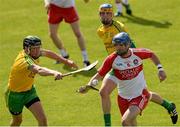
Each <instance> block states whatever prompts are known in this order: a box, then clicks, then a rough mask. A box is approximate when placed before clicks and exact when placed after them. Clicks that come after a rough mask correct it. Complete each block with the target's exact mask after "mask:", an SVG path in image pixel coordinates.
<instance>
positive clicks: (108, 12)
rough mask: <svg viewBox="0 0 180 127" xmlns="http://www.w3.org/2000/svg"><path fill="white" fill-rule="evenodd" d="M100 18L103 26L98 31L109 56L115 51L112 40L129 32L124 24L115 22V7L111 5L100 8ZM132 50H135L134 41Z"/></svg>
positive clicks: (103, 5)
mask: <svg viewBox="0 0 180 127" xmlns="http://www.w3.org/2000/svg"><path fill="white" fill-rule="evenodd" d="M99 16H100V20H101V22H102V25H101V26H100V27H99V28H98V29H97V34H98V36H99V37H100V38H101V39H102V41H103V43H104V45H105V48H106V50H107V52H108V54H111V53H112V52H114V51H115V48H114V46H113V44H112V43H111V42H112V38H113V37H114V35H116V34H117V33H120V32H127V30H126V28H125V26H124V24H123V23H121V22H119V21H114V20H113V7H112V5H111V4H108V3H106V4H102V5H100V7H99ZM131 41H132V42H131V48H135V44H134V42H133V40H131Z"/></svg>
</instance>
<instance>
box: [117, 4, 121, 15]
mask: <svg viewBox="0 0 180 127" xmlns="http://www.w3.org/2000/svg"><path fill="white" fill-rule="evenodd" d="M116 7H117V10H118V12H121V13H122V4H121V3H116Z"/></svg>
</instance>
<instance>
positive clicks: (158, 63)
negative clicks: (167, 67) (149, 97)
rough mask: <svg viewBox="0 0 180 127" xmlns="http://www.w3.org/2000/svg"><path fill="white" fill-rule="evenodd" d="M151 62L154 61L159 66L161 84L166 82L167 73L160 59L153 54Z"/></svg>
mask: <svg viewBox="0 0 180 127" xmlns="http://www.w3.org/2000/svg"><path fill="white" fill-rule="evenodd" d="M151 60H152V61H153V63H154V64H155V65H156V66H157V69H158V77H159V80H160V82H161V81H164V80H165V79H166V77H167V76H166V73H165V71H164V69H163V67H162V65H161V62H160V60H159V58H158V57H157V55H156V54H155V53H153V52H152V56H151Z"/></svg>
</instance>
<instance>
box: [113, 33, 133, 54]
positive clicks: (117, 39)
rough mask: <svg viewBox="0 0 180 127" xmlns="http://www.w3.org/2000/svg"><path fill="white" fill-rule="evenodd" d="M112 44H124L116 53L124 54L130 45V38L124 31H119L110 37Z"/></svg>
mask: <svg viewBox="0 0 180 127" xmlns="http://www.w3.org/2000/svg"><path fill="white" fill-rule="evenodd" d="M112 43H113V45H115V46H116V45H124V46H125V49H124V50H117V54H118V55H120V56H123V55H125V54H126V53H127V52H128V50H129V47H130V44H131V39H130V37H129V35H128V34H127V33H126V32H121V33H118V34H116V35H115V36H114V37H113V39H112Z"/></svg>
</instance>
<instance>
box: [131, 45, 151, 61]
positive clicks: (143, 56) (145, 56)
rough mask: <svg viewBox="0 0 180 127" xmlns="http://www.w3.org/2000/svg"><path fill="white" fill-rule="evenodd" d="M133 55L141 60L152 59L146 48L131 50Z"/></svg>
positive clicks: (149, 51)
mask: <svg viewBox="0 0 180 127" xmlns="http://www.w3.org/2000/svg"><path fill="white" fill-rule="evenodd" d="M133 53H134V54H135V55H137V56H138V57H140V58H141V59H148V58H151V57H152V54H153V52H152V51H151V50H149V49H146V48H136V49H133Z"/></svg>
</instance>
